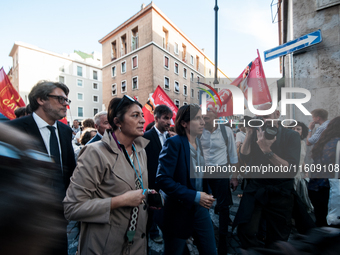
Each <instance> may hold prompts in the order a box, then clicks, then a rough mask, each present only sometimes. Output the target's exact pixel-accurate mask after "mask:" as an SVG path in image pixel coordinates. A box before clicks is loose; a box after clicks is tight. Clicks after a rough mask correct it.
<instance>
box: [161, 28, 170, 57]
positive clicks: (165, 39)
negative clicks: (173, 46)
mask: <svg viewBox="0 0 340 255" xmlns="http://www.w3.org/2000/svg"><path fill="white" fill-rule="evenodd" d="M168 37H169V31H168V30H167V29H166V28H165V27H163V45H162V46H163V49H166V50H167V51H169V48H170V47H169V43H168Z"/></svg>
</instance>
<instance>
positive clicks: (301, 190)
mask: <svg viewBox="0 0 340 255" xmlns="http://www.w3.org/2000/svg"><path fill="white" fill-rule="evenodd" d="M295 124H296V126H295V127H292V128H290V129H292V130H294V131H296V132H298V133H299V135H300V138H301V151H300V163H299V165H300V166H302V168H301V169H302V170H303V171H304V169H305V157H306V153H307V145H306V141H305V138H306V137H307V135H308V128H307V126H306V125H305V124H304V123H303V122H300V121H297V123H295V122H292V123H291V124H290V126H293V125H295ZM299 170H300V169H299ZM307 174H308V173H305V172H303V173H302V172H300V171H298V173H297V174H296V176H295V181H294V189H295V190H296V193H297V194H298V195H299V196H300V198H301V200H302V202H303V203H304V204H305V206H306V208H307V210H308V211H309V212H311V211H313V210H314V208H313V205H312V203H311V201H310V199H309V196H308V189H307V185H308V181H309V179H308V178H307V179H305V178H306V177H308V175H307Z"/></svg>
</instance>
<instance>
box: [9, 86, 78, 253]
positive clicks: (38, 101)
mask: <svg viewBox="0 0 340 255" xmlns="http://www.w3.org/2000/svg"><path fill="white" fill-rule="evenodd" d="M68 93H69V89H68V87H67V86H66V85H65V84H63V83H59V82H50V81H41V82H39V83H37V84H36V85H35V86H34V87H33V88H32V90H31V92H30V93H29V95H28V98H29V101H30V106H31V109H32V112H33V114H31V115H28V116H26V117H22V118H20V119H15V120H12V121H9V122H7V124H8V125H10V126H12V127H15V128H17V129H18V130H20V131H22V132H24V133H26V134H29V135H31V136H32V137H33V138H35V140H36V141H37V142H38V144H39V145H40V147H41V149H42V151H43V152H45V153H47V154H48V155H50V156H51V157H52V158H53V159H54V162H55V164H56V169H57V170H56V171H55V173H54V177H55V178H54V179H53V180H50V181H48V183H50V185H51V187H52V188H53V189H54V191H55V193H56V195H57V196H58V200H59V201H60V203H61V202H62V200H63V198H64V197H65V195H66V189H67V187H68V185H69V183H70V177H71V176H72V173H73V170H74V168H75V165H76V163H75V159H74V152H73V147H72V142H71V141H72V129H71V128H70V127H69V126H67V125H65V124H63V123H61V122H60V121H58V120H60V119H62V118H64V117H65V116H66V111H67V108H66V106H67V105H69V104H70V103H71V101H70V100H69V99H68V98H67V95H68ZM62 217H63V215H62ZM64 219H65V218H64ZM64 224H65V225H64V226H63V227H64V229H65V235H64V239H63V240H60V241H59V244H60V245H59V249H55V251H54V252H55V253H53V254H67V235H66V226H67V221H66V220H65V221H64Z"/></svg>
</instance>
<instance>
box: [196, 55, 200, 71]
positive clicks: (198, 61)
mask: <svg viewBox="0 0 340 255" xmlns="http://www.w3.org/2000/svg"><path fill="white" fill-rule="evenodd" d="M196 70H197V71H200V57H199V56H196Z"/></svg>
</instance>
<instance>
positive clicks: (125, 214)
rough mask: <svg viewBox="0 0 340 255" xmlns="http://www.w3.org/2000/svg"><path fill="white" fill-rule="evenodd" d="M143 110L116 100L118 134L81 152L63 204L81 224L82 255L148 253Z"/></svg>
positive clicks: (112, 108)
mask: <svg viewBox="0 0 340 255" xmlns="http://www.w3.org/2000/svg"><path fill="white" fill-rule="evenodd" d="M141 108H142V106H141V105H140V104H139V103H138V102H137V101H135V100H134V99H132V98H130V97H128V96H124V97H123V98H114V99H112V100H111V102H110V105H109V109H108V121H109V123H110V125H111V126H112V129H113V132H112V131H111V130H106V131H105V134H104V136H103V138H102V140H101V141H98V142H94V143H92V144H89V145H87V146H85V147H84V149H83V150H82V151H81V154H80V156H79V159H78V162H77V167H76V169H75V170H74V173H73V176H72V177H71V182H70V186H69V187H68V189H67V193H66V197H65V199H64V201H63V203H64V212H65V217H66V218H67V219H68V220H75V221H80V222H81V230H80V240H79V246H78V252H79V253H80V255H90V254H91V255H92V254H96V255H97V254H110V255H114V254H117V255H118V254H119V255H121V254H131V255H132V254H146V245H147V242H146V238H147V237H146V236H145V235H146V223H147V210H146V206H145V204H146V201H145V200H146V196H145V194H146V193H145V191H146V189H147V188H148V177H147V176H148V175H147V167H146V165H147V164H146V163H147V162H146V153H145V150H144V148H145V146H146V145H147V144H148V140H146V139H144V138H142V137H141V136H142V135H143V126H144V122H145V120H144V118H143V112H142V109H141ZM133 212H134V213H133ZM136 216H137V217H136ZM134 218H137V223H136V224H135V225H134V223H135V221H134ZM128 230H129V232H128ZM133 230H135V231H133ZM127 233H129V235H127ZM128 236H129V237H130V239H129V238H128Z"/></svg>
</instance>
